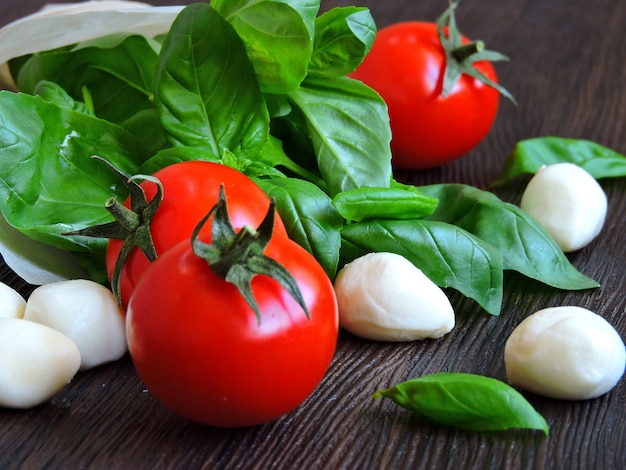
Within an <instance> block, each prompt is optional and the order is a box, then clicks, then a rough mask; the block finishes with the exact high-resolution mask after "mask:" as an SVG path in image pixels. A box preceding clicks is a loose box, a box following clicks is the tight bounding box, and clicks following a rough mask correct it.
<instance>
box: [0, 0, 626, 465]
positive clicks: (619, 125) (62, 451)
mask: <svg viewBox="0 0 626 470" xmlns="http://www.w3.org/2000/svg"><path fill="white" fill-rule="evenodd" d="M43 3H44V2H43V1H41V0H21V1H20V2H19V3H18V2H16V3H11V4H9V3H8V2H4V3H3V4H2V5H0V23H8V22H10V21H12V20H14V19H16V18H18V17H20V16H23V15H25V14H28V13H30V12H32V11H34V10H36V9H37V8H39V7H40V6H41V5H42V4H43ZM153 3H155V4H176V3H178V2H161V1H158V2H153ZM353 4H360V5H364V6H368V7H370V9H371V11H372V14H373V15H374V18H375V19H376V21H377V23H378V25H379V26H381V27H382V26H385V25H387V24H390V23H392V22H396V21H401V20H414V19H415V20H427V21H431V20H434V19H435V17H436V16H437V15H438V14H439V13H440V12H441V10H442V9H443V8H445V6H446V4H447V2H445V1H444V0H440V1H437V2H435V1H432V2H414V1H409V0H396V1H395V2H381V1H374V0H370V1H365V0H363V1H361V2H346V1H323V2H322V8H323V9H329V8H331V7H334V6H338V5H353ZM457 18H458V22H459V25H460V26H461V29H462V31H463V32H464V33H465V34H467V35H468V36H470V37H473V38H481V39H483V40H485V42H486V44H487V46H488V47H490V48H493V49H497V50H500V51H501V52H503V53H505V54H507V55H508V56H509V57H511V61H510V63H504V64H498V65H497V70H498V73H499V77H500V80H501V82H502V83H503V84H504V85H505V86H506V87H507V88H508V89H509V90H510V91H511V92H512V93H513V94H514V95H515V96H516V98H517V99H518V101H519V105H518V106H514V105H512V104H511V103H508V102H502V104H501V108H500V110H499V115H498V119H497V122H496V124H495V126H494V128H493V130H492V132H491V133H490V134H489V136H488V137H487V138H486V139H485V141H484V142H483V143H482V144H481V145H480V146H479V147H478V148H476V149H475V150H473V151H472V152H470V153H469V154H468V155H467V156H465V157H464V158H462V159H461V160H459V161H457V162H454V163H452V164H450V165H448V166H446V167H443V168H439V169H434V170H429V171H424V172H419V173H412V172H398V175H397V177H398V179H400V180H403V181H406V182H410V183H413V184H417V185H420V184H428V183H435V182H460V183H466V184H472V185H474V186H478V187H480V188H483V189H485V188H488V187H489V184H490V182H491V181H493V179H494V178H495V177H496V175H497V174H498V173H499V171H500V169H501V166H502V162H503V160H504V158H505V157H506V156H507V154H508V153H509V152H510V151H511V149H512V148H513V146H514V145H515V143H516V142H517V141H519V140H521V139H524V138H528V137H536V136H543V135H556V136H561V137H575V138H585V139H590V140H594V141H596V142H598V143H601V144H604V145H607V146H609V147H611V148H613V149H614V150H616V151H618V152H621V153H626V132H625V131H626V129H625V126H626V124H625V122H626V87H625V86H624V83H626V66H624V63H625V59H626V53H625V52H624V51H625V50H624V48H623V40H624V32H623V30H624V26H626V3H624V2H613V1H609V0H599V1H595V2H588V1H586V0H569V1H565V0H551V1H550V2H547V1H544V2H541V1H533V0H509V1H506V2H504V1H501V0H482V1H474V2H469V1H467V2H461V5H460V7H459V10H458V14H457ZM601 183H602V186H603V188H604V189H605V190H606V192H607V195H608V198H609V216H608V219H607V222H606V226H605V228H604V231H603V233H602V234H601V236H600V237H599V238H598V239H597V240H596V241H594V242H593V243H592V244H591V245H589V246H588V247H586V248H584V249H583V250H581V251H579V252H577V253H574V254H572V255H570V259H571V261H572V263H573V264H574V265H575V266H576V267H578V269H580V270H581V271H582V272H584V273H585V274H587V275H588V276H591V277H593V278H595V279H596V280H598V281H599V282H600V283H601V284H602V287H601V288H599V289H596V290H592V291H584V292H565V291H558V290H554V289H551V288H549V287H546V286H544V285H541V284H539V283H536V282H534V281H531V280H529V279H526V278H523V277H522V276H519V275H516V274H513V273H507V274H506V276H505V281H506V282H505V295H504V299H505V300H504V305H503V310H502V314H501V315H500V316H499V317H493V316H489V315H487V314H486V313H485V312H484V311H482V310H481V309H480V308H479V307H478V306H477V305H476V304H475V303H474V302H472V301H470V300H468V299H465V298H463V297H462V296H460V295H458V294H457V293H456V292H453V291H450V292H449V294H450V298H451V300H452V302H453V305H454V306H455V310H456V312H457V326H456V328H455V329H454V330H453V331H452V332H451V333H450V334H449V335H447V336H446V337H444V338H442V339H439V340H428V341H423V342H415V343H408V344H385V343H374V342H369V341H365V340H361V339H359V338H356V337H354V336H351V335H349V334H347V333H345V332H342V333H341V335H340V338H339V343H338V347H337V351H336V355H335V358H334V361H333V363H332V365H331V368H330V370H329V372H328V374H327V375H326V377H325V379H324V380H323V382H322V383H321V384H320V386H319V387H318V388H317V390H316V391H315V392H314V393H313V394H312V395H311V396H310V397H309V399H308V400H307V401H306V402H305V403H303V404H302V405H301V406H300V407H299V408H298V409H297V410H295V411H294V412H293V413H290V414H289V415H286V416H284V417H283V418H281V419H279V420H278V421H276V422H273V423H269V424H267V425H264V426H259V427H256V428H249V429H214V428H210V427H205V426H200V425H196V424H194V423H191V422H188V421H186V420H184V419H182V418H179V417H178V416H176V415H174V414H173V413H171V412H170V411H168V410H167V409H165V408H164V407H163V406H161V405H160V404H159V403H158V402H157V400H156V399H155V398H154V397H153V396H152V395H151V394H150V393H149V391H147V390H146V389H145V387H144V386H143V384H142V383H141V380H140V379H139V378H138V376H137V374H136V373H135V371H134V369H133V365H132V362H131V360H130V358H128V357H125V358H123V359H122V360H120V361H118V362H116V363H114V364H110V365H107V366H103V367H101V368H98V369H96V370H93V371H89V372H81V373H79V375H78V376H77V377H76V379H75V380H74V381H73V382H72V383H71V384H69V385H68V386H67V387H66V389H65V390H63V391H62V392H61V393H60V394H59V395H58V396H56V397H55V398H54V399H53V400H52V401H51V402H50V403H47V404H45V405H41V406H39V407H37V408H34V409H31V410H26V411H18V410H8V409H0V466H1V467H2V468H7V469H12V468H15V469H18V468H25V469H38V468H51V469H56V468H68V469H75V468H98V469H99V468H107V469H116V468H120V469H126V468H137V469H144V468H145V469H152V468H207V469H257V468H258V469H269V468H272V469H288V468H289V469H290V468H300V469H322V468H324V469H387V468H394V469H396V468H415V469H417V468H419V469H427V468H481V469H503V468H515V469H535V468H546V469H575V468H576V469H578V468H580V469H591V468H593V469H618V468H624V466H625V465H626V445H625V444H624V443H625V442H626V406H625V405H626V403H625V402H626V384H625V382H624V381H622V382H620V384H619V385H618V386H617V387H616V388H615V389H613V390H612V391H611V392H610V393H609V394H607V395H605V396H602V397H600V398H598V399H595V400H589V401H583V402H566V401H558V400H552V399H547V398H543V397H540V396H536V395H532V394H526V397H527V398H528V399H529V401H530V402H531V403H532V404H533V405H535V406H536V408H537V409H538V411H539V412H540V413H542V414H543V415H544V417H545V418H546V420H547V421H548V423H549V425H550V436H549V437H545V436H543V435H542V434H540V433H536V432H531V431H511V432H487V433H471V432H466V431H461V430H455V429H450V428H444V427H440V426H436V425H432V424H430V423H428V422H426V421H425V420H423V419H422V418H420V417H418V416H415V415H411V414H410V413H408V412H405V411H403V410H401V409H399V408H398V407H396V406H395V405H393V404H392V403H391V402H389V401H385V400H384V399H380V400H374V399H372V398H371V395H372V394H373V392H374V391H376V390H378V389H380V388H383V387H387V386H390V385H392V384H394V383H397V382H400V381H403V380H407V379H409V378H412V377H416V376H419V375H422V374H427V373H433V372H438V371H458V372H472V373H479V374H484V375H488V376H491V377H495V378H498V379H501V380H506V374H505V370H504V363H503V357H502V355H503V347H504V343H505V341H506V339H507V337H508V335H509V334H510V333H511V331H512V330H513V328H514V327H515V326H516V325H517V324H518V323H519V322H520V321H521V320H522V319H523V318H525V317H526V316H527V315H529V314H530V313H532V312H533V311H535V310H537V309H539V308H543V307H546V306H551V305H563V304H573V305H581V306H583V307H587V308H589V309H591V310H594V311H596V312H598V313H600V314H601V315H603V316H604V317H605V318H606V319H607V320H608V321H609V322H610V323H611V324H613V325H614V326H615V327H616V329H617V330H618V332H619V333H620V334H621V335H622V337H626V317H625V316H624V310H625V307H626V296H625V295H624V293H625V292H626V270H625V269H624V260H625V255H626V248H624V242H625V241H626V235H625V234H624V214H625V213H626V185H625V183H624V181H623V180H612V181H608V180H607V181H602V182H601ZM522 185H523V179H522V181H520V182H518V183H517V184H512V185H508V186H507V187H506V188H498V189H497V190H496V193H497V194H498V195H499V196H500V197H502V198H503V199H505V200H509V201H511V202H515V201H516V200H517V199H518V198H519V191H520V189H521V188H522ZM0 280H2V281H3V282H7V283H10V284H11V285H13V286H16V287H17V288H19V290H20V291H21V292H22V293H24V294H25V295H28V293H29V292H30V291H31V290H32V286H28V285H25V284H24V283H22V282H20V281H19V280H18V279H17V278H16V277H15V276H14V275H13V274H12V273H11V271H10V270H8V268H6V266H4V265H2V266H1V267H0ZM251 393H252V394H253V393H254V384H251Z"/></svg>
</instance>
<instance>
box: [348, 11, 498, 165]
mask: <svg viewBox="0 0 626 470" xmlns="http://www.w3.org/2000/svg"><path fill="white" fill-rule="evenodd" d="M462 41H463V42H464V43H467V42H469V41H468V39H467V38H465V37H463V36H462ZM445 65H446V59H445V53H444V49H443V47H442V45H441V43H440V42H439V38H438V36H437V27H436V25H435V24H434V23H425V22H404V23H397V24H394V25H391V26H388V27H386V28H382V29H381V30H380V31H379V32H378V34H377V36H376V39H375V41H374V44H373V46H372V49H371V51H370V53H369V54H368V55H367V56H366V58H365V60H364V62H363V64H362V65H361V66H360V67H359V68H358V69H357V70H356V71H355V72H354V73H352V74H351V77H352V78H355V79H358V80H361V81H363V82H364V83H365V84H367V85H369V86H370V87H372V88H373V89H374V90H376V91H377V92H378V93H379V94H380V95H381V97H382V98H383V99H384V100H385V102H386V103H387V106H388V108H389V119H390V125H391V132H392V140H391V150H392V163H393V165H394V166H395V167H397V168H405V169H420V168H431V167H436V166H440V165H443V164H445V163H448V162H450V161H452V160H455V159H457V158H459V157H461V156H463V155H464V154H465V153H467V152H468V151H469V150H471V149H472V148H474V147H475V146H476V145H478V143H479V142H480V141H481V140H482V139H483V138H484V137H485V136H486V135H487V133H488V132H489V130H490V129H491V126H492V124H493V121H494V119H495V117H496V113H497V110H498V102H499V98H500V95H499V93H498V91H496V90H495V89H494V88H492V87H490V86H488V85H486V84H484V83H483V82H481V81H480V80H477V79H475V78H473V77H471V76H469V75H466V74H463V75H462V76H461V77H460V78H459V80H458V82H457V83H456V85H455V86H454V87H453V89H452V90H451V93H450V94H449V95H448V96H447V97H443V96H442V94H441V92H442V85H443V75H444V70H445ZM474 65H475V67H476V68H477V69H478V70H480V71H481V72H482V73H484V74H485V75H486V76H487V78H489V79H490V80H492V81H494V82H496V83H497V77H496V73H495V71H494V69H493V66H492V65H491V64H490V63H489V62H486V61H481V62H476V63H475V64H474Z"/></svg>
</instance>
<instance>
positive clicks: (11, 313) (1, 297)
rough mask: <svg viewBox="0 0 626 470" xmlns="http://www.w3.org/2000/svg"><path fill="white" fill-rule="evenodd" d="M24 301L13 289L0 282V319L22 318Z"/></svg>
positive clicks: (24, 306)
mask: <svg viewBox="0 0 626 470" xmlns="http://www.w3.org/2000/svg"><path fill="white" fill-rule="evenodd" d="M25 308H26V300H25V299H24V297H22V296H21V295H20V293H19V292H17V291H16V290H15V289H13V288H12V287H10V286H7V285H6V284H4V283H2V282H0V318H22V317H23V316H24V309H25Z"/></svg>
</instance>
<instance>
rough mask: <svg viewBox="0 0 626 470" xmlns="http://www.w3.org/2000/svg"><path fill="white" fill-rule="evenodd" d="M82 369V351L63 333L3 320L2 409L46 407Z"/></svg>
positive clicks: (0, 349)
mask: <svg viewBox="0 0 626 470" xmlns="http://www.w3.org/2000/svg"><path fill="white" fill-rule="evenodd" d="M79 367H80V351H79V350H78V347H77V346H76V345H75V344H74V342H73V341H72V340H71V339H70V338H68V337H67V336H65V335H64V334H63V333H60V332H58V331H56V330H54V329H52V328H50V327H48V326H45V325H41V324H39V323H34V322H31V321H28V320H23V319H21V318H0V406H3V407H8V408H31V407H33V406H36V405H39V404H41V403H44V402H46V401H48V400H49V399H50V398H52V397H53V396H54V395H56V394H57V393H58V392H59V391H61V389H62V388H63V387H65V385H67V384H68V383H69V382H70V381H71V380H72V378H73V377H74V376H75V375H76V372H78V369H79Z"/></svg>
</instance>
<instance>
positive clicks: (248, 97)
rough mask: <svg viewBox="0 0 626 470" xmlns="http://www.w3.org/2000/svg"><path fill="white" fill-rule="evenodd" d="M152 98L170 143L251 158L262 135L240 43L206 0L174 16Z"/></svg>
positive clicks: (264, 121) (255, 88) (257, 97)
mask: <svg viewBox="0 0 626 470" xmlns="http://www.w3.org/2000/svg"><path fill="white" fill-rule="evenodd" d="M209 33H210V34H209ZM215 38H219V40H216V39H215ZM155 101H156V106H157V109H158V111H159V115H160V118H161V123H162V124H163V127H164V128H165V130H166V132H167V134H168V137H169V140H170V141H171V142H172V144H174V145H181V146H189V147H199V148H205V149H208V150H210V151H211V152H213V153H214V154H215V155H221V154H222V152H223V150H224V149H228V150H230V151H231V152H233V153H235V154H236V155H237V156H241V157H244V158H253V157H254V156H255V155H256V154H257V153H258V152H259V149H260V148H261V147H262V146H263V144H264V143H265V141H266V140H267V136H268V133H269V129H268V128H269V116H268V112H267V108H266V107H265V102H264V100H263V96H262V95H261V91H260V89H259V85H258V83H257V80H256V75H255V74H254V69H253V67H252V63H251V62H250V59H248V56H247V54H246V50H245V47H244V45H243V43H242V41H241V39H240V38H239V36H237V33H236V31H235V30H234V29H233V27H232V26H231V25H230V24H229V23H228V22H227V21H226V20H224V18H222V17H221V16H220V14H219V13H217V12H216V11H215V10H214V9H213V8H212V7H211V6H209V5H208V4H206V3H194V4H192V5H190V6H188V7H186V8H184V9H183V10H182V11H181V13H180V14H179V15H178V16H177V18H176V20H175V21H174V23H173V25H172V28H171V29H170V32H169V34H168V35H167V38H166V39H165V42H164V43H163V47H162V49H161V54H160V56H159V59H158V62H157V65H156V73H155Z"/></svg>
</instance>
